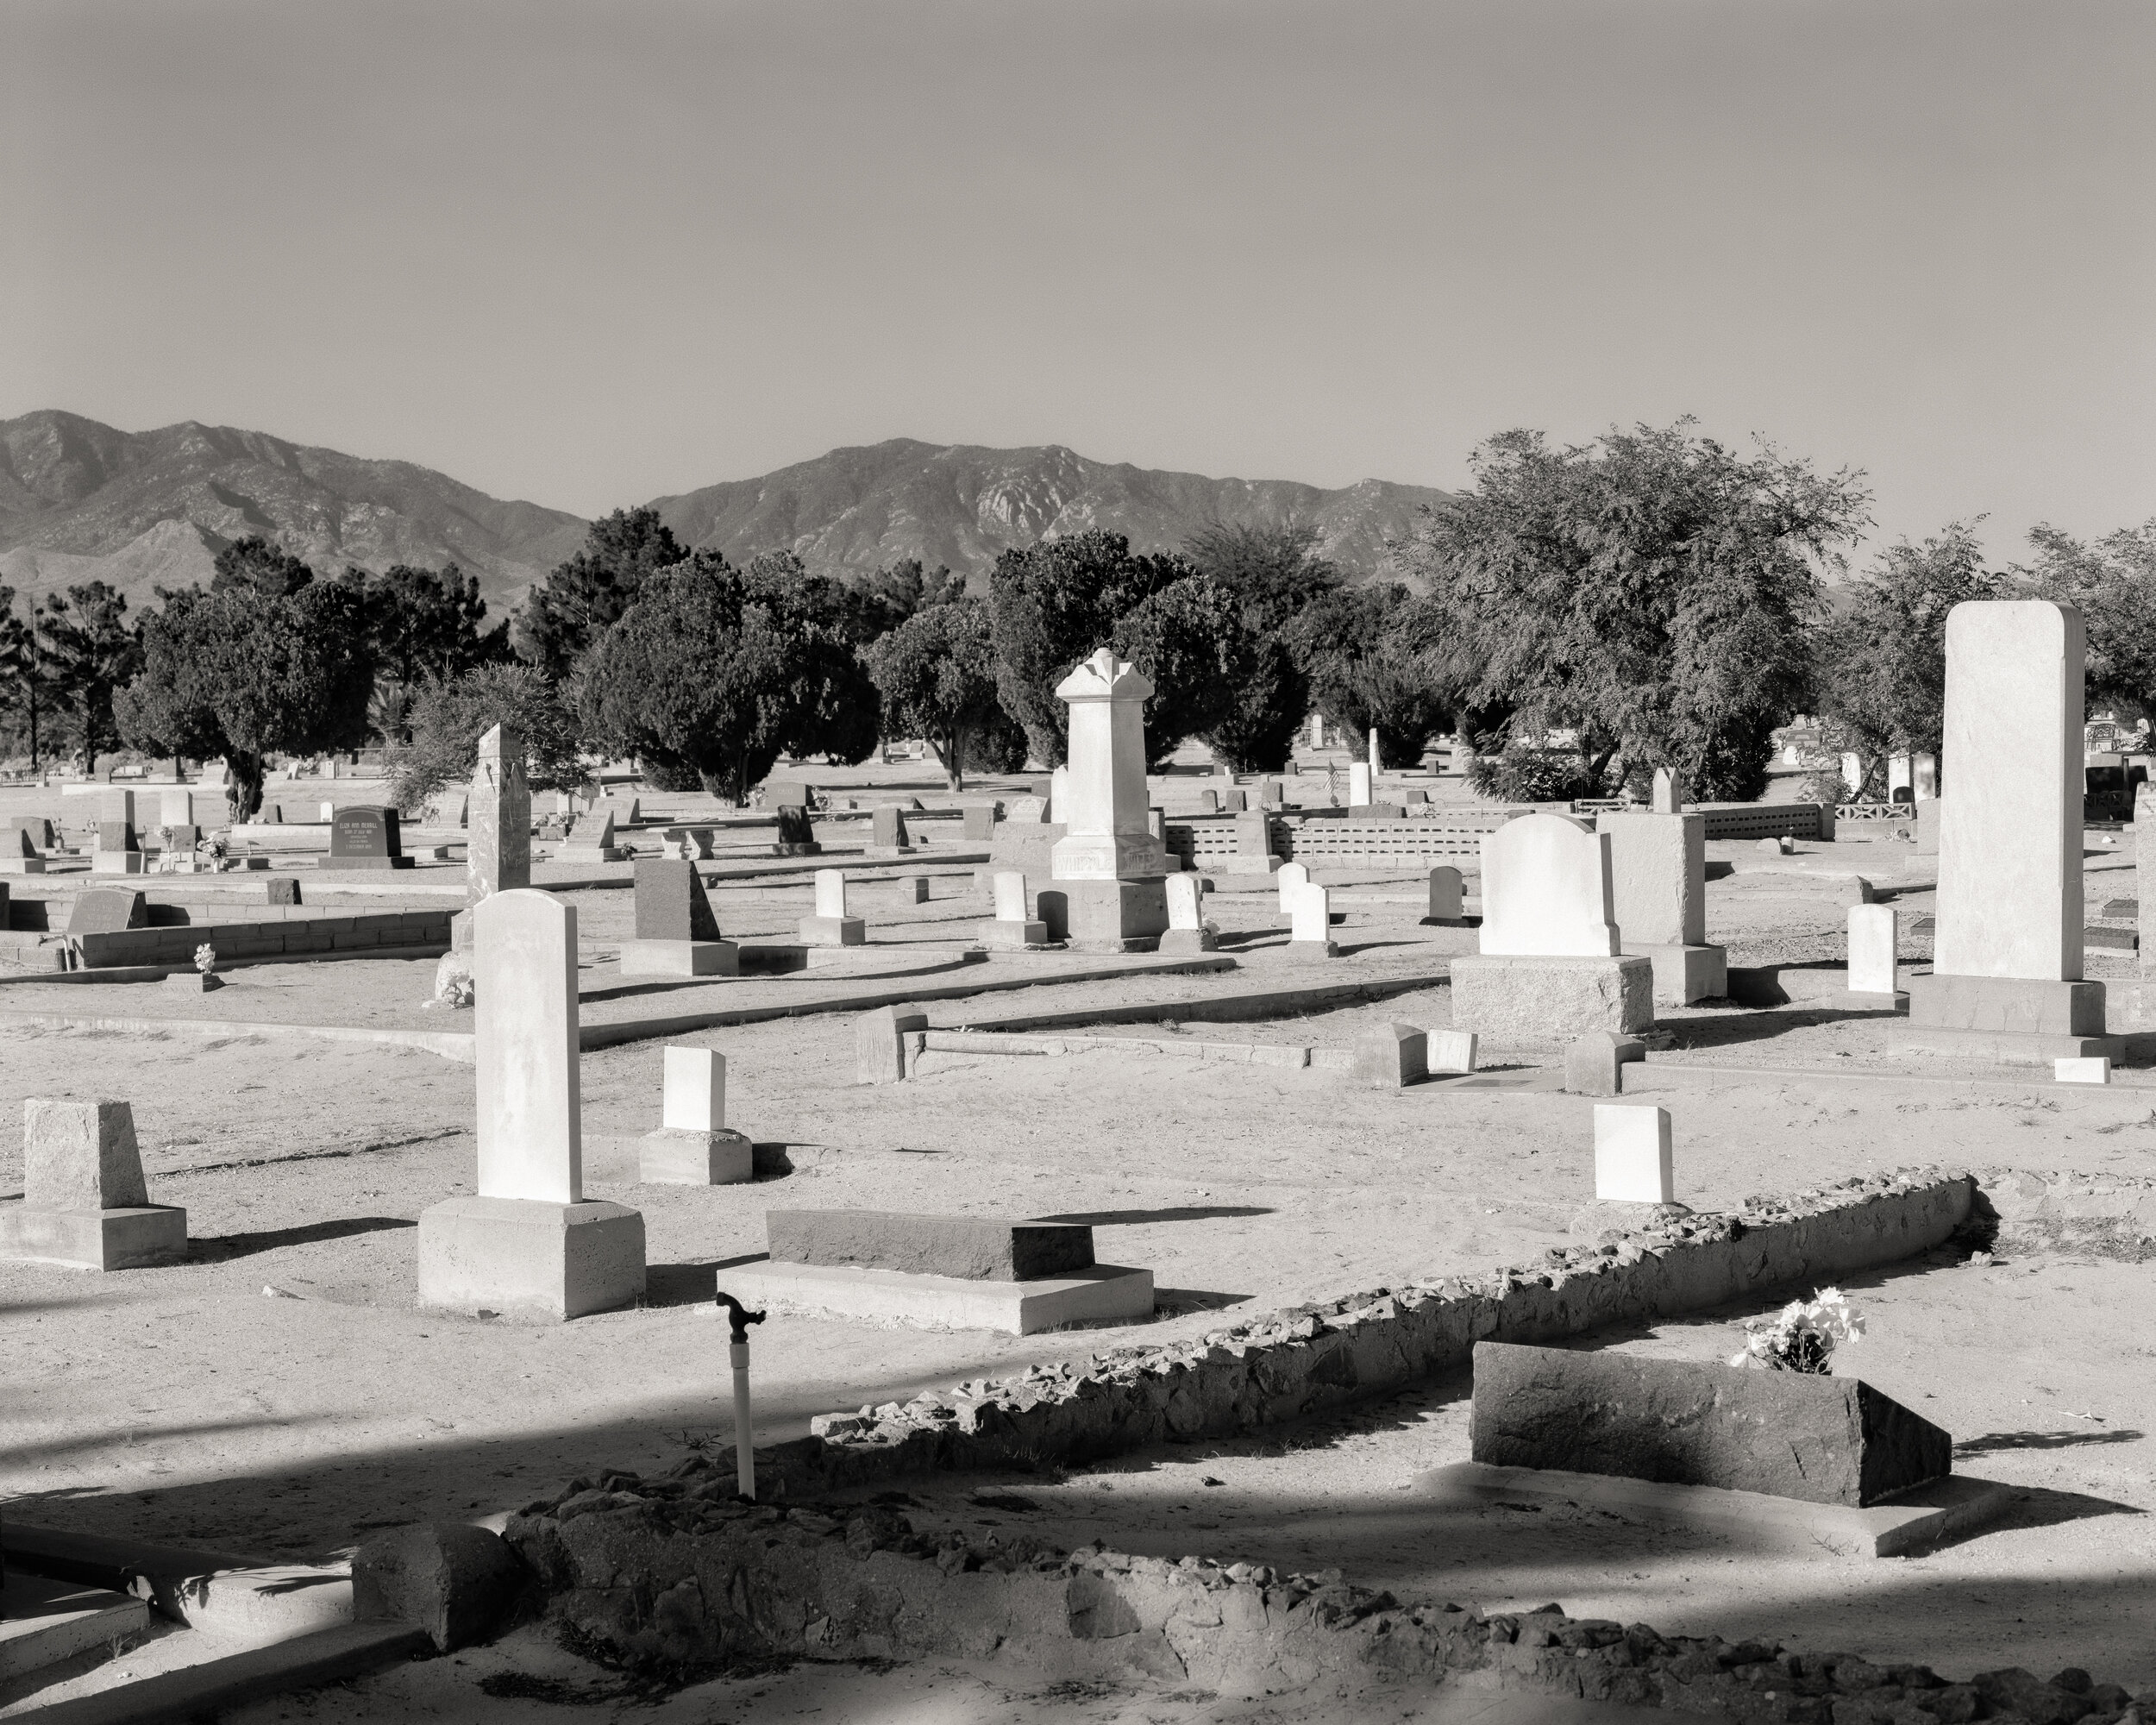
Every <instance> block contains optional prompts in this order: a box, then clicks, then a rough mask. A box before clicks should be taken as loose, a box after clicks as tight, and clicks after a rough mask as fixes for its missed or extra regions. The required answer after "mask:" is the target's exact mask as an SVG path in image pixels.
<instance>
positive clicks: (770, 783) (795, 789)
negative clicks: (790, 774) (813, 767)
mask: <svg viewBox="0 0 2156 1725" xmlns="http://www.w3.org/2000/svg"><path fill="white" fill-rule="evenodd" d="M763 806H765V807H766V808H781V809H787V808H798V809H805V808H813V807H814V806H816V789H815V787H813V786H812V785H810V784H808V783H806V782H805V781H802V780H799V779H767V780H765V781H764V786H763Z"/></svg>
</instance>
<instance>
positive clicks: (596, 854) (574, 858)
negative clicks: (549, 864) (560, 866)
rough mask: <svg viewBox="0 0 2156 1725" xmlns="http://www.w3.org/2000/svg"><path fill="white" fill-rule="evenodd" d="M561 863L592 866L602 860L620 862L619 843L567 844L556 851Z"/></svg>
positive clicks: (557, 859)
mask: <svg viewBox="0 0 2156 1725" xmlns="http://www.w3.org/2000/svg"><path fill="white" fill-rule="evenodd" d="M554 860H555V862H560V863H567V864H571V865H580V866H584V867H590V866H592V865H594V864H596V863H600V862H620V861H621V860H622V854H621V846H619V845H618V844H565V845H563V846H562V847H561V849H560V850H557V851H555V853H554Z"/></svg>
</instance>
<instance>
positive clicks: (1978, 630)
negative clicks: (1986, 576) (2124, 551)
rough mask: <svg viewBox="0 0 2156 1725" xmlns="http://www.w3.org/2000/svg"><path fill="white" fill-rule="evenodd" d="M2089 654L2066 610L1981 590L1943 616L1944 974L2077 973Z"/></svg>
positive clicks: (2073, 614) (2050, 976)
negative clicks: (1985, 594) (1945, 784)
mask: <svg viewBox="0 0 2156 1725" xmlns="http://www.w3.org/2000/svg"><path fill="white" fill-rule="evenodd" d="M2083 660H2084V643H2083V635H2082V624H2081V615H2080V613H2079V612H2077V611H2075V610H2073V609H2072V608H2071V606H2068V605H2056V604H2053V602H2052V601H2050V600H2048V599H1982V600H1973V601H1970V602H1966V603H1964V604H1961V605H1956V606H1955V607H1954V608H1953V610H1952V611H1951V612H1948V613H1947V617H1946V720H1945V726H1944V731H1943V739H1944V740H1943V746H1942V748H1941V750H1940V754H1941V756H1942V759H1943V761H1944V764H1945V767H1946V773H1947V775H1948V787H1949V794H1948V795H1947V796H1946V798H1945V799H1944V800H1942V801H1941V803H1940V833H1939V910H1938V932H1937V936H1936V938H1935V941H1934V961H1933V965H1934V969H1935V970H1936V971H1937V972H1938V973H1939V974H1940V975H1959V976H2014V977H2025V978H2028V979H2031V980H2034V981H2039V982H2071V981H2075V980H2078V978H2079V977H2080V975H2081V967H2082V950H2081V928H2082V893H2081V805H2082V796H2083V786H2084V778H2083V772H2082V759H2081V757H2082V752H2083V750H2082V711H2083V709H2082V669H2083ZM1912 1005H1914V1002H1912Z"/></svg>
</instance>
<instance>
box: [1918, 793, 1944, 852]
mask: <svg viewBox="0 0 2156 1725" xmlns="http://www.w3.org/2000/svg"><path fill="white" fill-rule="evenodd" d="M1945 806H1946V805H1945V802H1944V801H1943V800H1941V799H1940V798H1937V797H1934V798H1933V799H1932V800H1931V801H1929V802H1926V803H1919V804H1917V806H1916V846H1915V855H1916V856H1938V855H1939V819H1940V812H1942V810H1943V809H1944V808H1945Z"/></svg>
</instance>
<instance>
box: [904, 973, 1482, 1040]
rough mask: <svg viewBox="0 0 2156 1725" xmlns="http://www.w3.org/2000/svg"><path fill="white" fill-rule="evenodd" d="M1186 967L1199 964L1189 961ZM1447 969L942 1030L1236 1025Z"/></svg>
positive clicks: (1411, 983)
mask: <svg viewBox="0 0 2156 1725" xmlns="http://www.w3.org/2000/svg"><path fill="white" fill-rule="evenodd" d="M1221 956H1222V957H1225V955H1221ZM1231 962H1232V961H1231ZM1191 968H1193V969H1198V968H1200V967H1199V966H1198V965H1196V964H1194V965H1193V966H1192V967H1191ZM1204 968H1208V969H1228V968H1230V967H1229V966H1228V965H1215V966H1206V967H1204ZM1451 976H1452V972H1451V967H1450V966H1449V965H1440V966H1439V967H1438V968H1437V969H1433V970H1423V971H1418V972H1416V973H1415V974H1414V975H1410V976H1376V977H1371V978H1369V979H1368V980H1366V981H1363V982H1320V983H1304V984H1300V985H1297V986H1294V987H1288V988H1260V989H1256V990H1254V991H1252V992H1250V993H1249V994H1216V995H1214V996H1213V997H1212V998H1211V999H1209V1000H1140V1001H1138V1002H1136V1003H1135V1004H1132V1005H1128V1006H1120V1007H1074V1008H1072V1009H1070V1010H1069V1011H1066V1012H1060V1013H1006V1015H1005V1016H1003V1017H1001V1018H988V1019H977V1018H966V1019H960V1020H959V1021H958V1023H957V1024H956V1025H952V1026H945V1028H948V1029H953V1030H970V1031H1031V1030H1060V1029H1063V1028H1066V1027H1070V1028H1075V1027H1076V1026H1080V1025H1101V1024H1158V1023H1160V1022H1161V1021H1162V1020H1163V1019H1173V1020H1175V1022H1176V1023H1179V1024H1241V1023H1245V1022H1248V1021H1249V1020H1251V1019H1285V1018H1300V1017H1301V1016H1303V1015H1304V1014H1306V1013H1328V1012H1332V1011H1335V1010H1337V1009H1338V1008H1339V1007H1356V1006H1364V1005H1368V1004H1369V1003H1370V1002H1372V1001H1376V1000H1391V999H1392V998H1393V997H1394V996H1395V995H1397V994H1414V993H1416V992H1417V991H1418V990H1420V989H1423V988H1438V987H1439V986H1440V985H1442V984H1445V983H1447V982H1451ZM905 998H906V999H908V1000H922V999H932V998H934V997H933V996H929V995H923V994H909V995H907V996H906V997H905ZM876 1004H877V1005H879V1006H881V1005H883V1004H884V1002H882V1001H878V1002H876Z"/></svg>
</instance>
